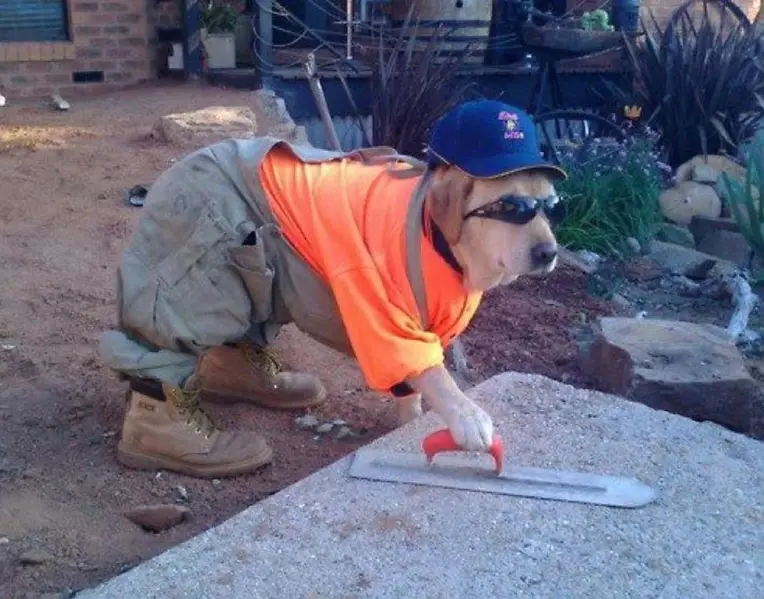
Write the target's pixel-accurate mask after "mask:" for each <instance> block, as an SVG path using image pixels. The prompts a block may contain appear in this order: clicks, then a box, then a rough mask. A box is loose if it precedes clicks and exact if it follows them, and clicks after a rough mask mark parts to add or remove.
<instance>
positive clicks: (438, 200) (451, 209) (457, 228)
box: [427, 167, 474, 245]
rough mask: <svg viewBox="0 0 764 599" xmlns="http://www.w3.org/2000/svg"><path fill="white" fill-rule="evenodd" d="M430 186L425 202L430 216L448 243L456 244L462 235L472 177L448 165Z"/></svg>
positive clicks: (472, 183)
mask: <svg viewBox="0 0 764 599" xmlns="http://www.w3.org/2000/svg"><path fill="white" fill-rule="evenodd" d="M439 175H440V176H439V177H438V178H436V179H435V180H434V181H433V183H432V186H431V187H430V190H429V193H428V197H427V202H428V208H429V210H430V216H432V220H433V221H435V224H436V225H438V228H439V229H440V230H441V231H442V232H443V236H444V237H445V238H446V241H448V243H449V244H450V245H456V244H457V243H458V242H459V239H461V236H462V222H463V220H464V207H465V206H466V204H467V198H468V197H469V195H470V193H471V192H472V187H473V185H474V182H473V180H472V177H470V176H469V175H467V174H466V173H463V172H462V171H460V170H459V169H457V168H453V167H450V168H448V169H446V170H444V171H442V172H441V173H439Z"/></svg>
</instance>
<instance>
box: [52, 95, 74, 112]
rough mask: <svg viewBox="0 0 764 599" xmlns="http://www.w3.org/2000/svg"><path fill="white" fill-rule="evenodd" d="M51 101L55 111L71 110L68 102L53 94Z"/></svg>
mask: <svg viewBox="0 0 764 599" xmlns="http://www.w3.org/2000/svg"><path fill="white" fill-rule="evenodd" d="M51 100H52V101H53V106H54V107H55V108H56V110H69V109H70V108H71V106H70V105H69V102H67V101H66V100H64V99H63V98H62V97H61V96H60V95H59V94H54V95H53V97H52V98H51Z"/></svg>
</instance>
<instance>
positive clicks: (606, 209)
mask: <svg viewBox="0 0 764 599" xmlns="http://www.w3.org/2000/svg"><path fill="white" fill-rule="evenodd" d="M656 142H657V135H656V134H655V133H654V132H652V131H650V130H649V129H646V130H645V132H644V133H640V134H637V135H633V136H629V137H627V138H626V139H625V140H624V141H623V142H619V141H616V140H608V139H604V138H603V139H592V140H589V141H587V142H586V143H585V144H583V145H578V146H573V147H570V148H568V149H563V150H562V151H561V155H560V158H561V166H562V167H563V168H564V169H565V170H566V171H567V172H568V179H567V180H566V181H563V182H561V183H558V185H557V189H558V193H559V194H560V196H561V197H562V198H563V199H564V200H565V205H566V209H567V210H566V215H565V218H564V219H563V221H562V223H561V225H560V228H559V230H558V232H557V236H558V238H559V240H560V242H561V243H562V244H564V245H566V246H568V247H570V248H571V249H575V250H590V251H594V252H597V253H600V254H612V253H614V252H624V251H627V246H626V240H627V239H628V238H629V237H633V238H635V239H636V240H637V241H639V242H640V244H642V245H644V244H646V243H647V242H648V241H649V240H650V239H651V238H652V237H653V236H654V235H655V233H656V231H657V229H658V227H659V225H660V223H661V221H662V215H661V211H660V206H659V204H658V196H659V194H660V191H661V187H662V185H663V184H664V182H665V178H666V177H665V174H664V173H663V171H662V169H661V166H660V165H661V162H660V160H659V156H658V152H657V143H656Z"/></svg>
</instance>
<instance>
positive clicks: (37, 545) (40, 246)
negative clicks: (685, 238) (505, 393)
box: [0, 84, 613, 599]
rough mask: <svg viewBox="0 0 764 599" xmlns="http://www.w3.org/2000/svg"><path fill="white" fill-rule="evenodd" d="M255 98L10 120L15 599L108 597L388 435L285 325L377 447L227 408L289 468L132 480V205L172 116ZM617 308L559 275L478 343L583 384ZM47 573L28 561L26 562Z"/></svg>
mask: <svg viewBox="0 0 764 599" xmlns="http://www.w3.org/2000/svg"><path fill="white" fill-rule="evenodd" d="M247 103H248V93H246V92H239V91H230V90H222V89H216V88H210V87H206V86H201V87H200V86H183V85H177V84H172V85H152V86H149V87H145V88H141V89H134V90H130V91H126V92H122V93H119V94H113V95H110V96H108V97H101V98H91V99H88V100H73V101H72V104H73V106H72V109H71V110H70V111H69V112H66V113H56V112H53V111H51V110H50V109H49V108H48V107H37V106H31V105H30V106H7V107H5V108H4V109H0V173H2V174H1V175H0V224H1V226H2V228H1V231H2V235H0V597H2V598H9V599H15V598H21V597H37V596H41V595H44V594H45V593H62V592H63V593H65V594H66V593H71V592H74V591H76V590H78V589H81V588H84V587H87V586H91V585H94V584H97V583H98V582H100V581H102V580H105V579H107V578H109V577H112V576H114V575H116V574H117V573H119V572H120V571H123V570H124V569H127V568H129V567H131V566H134V565H135V564H137V563H140V562H141V561H144V560H146V559H148V558H150V557H152V556H153V555H156V554H157V553H159V552H162V551H164V550H165V549H167V548H169V547H171V546H173V545H175V544H177V543H180V542H182V541H184V540H186V539H188V538H190V537H192V536H194V535H196V534H198V533H199V532H201V531H203V530H205V529H207V528H209V527H210V526H213V525H215V524H217V523H219V522H221V521H222V520H224V519H227V518H229V517H231V516H233V515H234V514H236V513H237V512H239V511H241V510H242V509H244V508H246V507H248V506H250V505H251V504H253V503H256V502H257V501H258V500H260V499H262V498H264V497H266V496H268V495H270V494H273V493H275V492H277V491H278V490H280V489H282V488H283V487H285V486H287V485H289V484H291V483H294V482H295V481H297V480H299V479H301V478H303V477H305V476H306V475H308V474H310V473H312V472H314V471H315V470H317V469H319V468H321V467H323V466H326V465H328V464H330V463H332V462H334V461H335V460H337V459H338V458H340V457H342V456H344V455H346V454H347V453H349V452H351V451H353V450H354V449H356V448H357V447H359V446H360V445H362V444H364V443H366V442H368V441H369V440H371V439H373V438H375V437H377V436H379V435H382V434H385V433H386V432H388V431H389V430H391V428H392V427H393V426H394V425H395V420H394V410H393V409H392V407H391V405H390V404H389V402H387V401H384V400H381V399H380V398H379V397H377V396H375V395H373V394H369V393H366V392H364V391H363V389H362V381H361V378H360V375H359V373H358V371H357V369H356V368H355V367H354V365H353V364H352V363H351V362H350V361H348V360H346V359H343V358H341V357H340V356H338V355H336V354H334V353H333V352H331V351H330V350H327V349H325V348H323V347H321V346H319V345H317V344H316V343H313V342H311V341H310V340H308V339H305V338H303V337H302V336H300V335H299V334H297V333H295V332H294V331H293V330H291V329H287V330H286V331H285V333H284V335H283V337H282V339H281V340H280V342H279V345H280V347H281V349H282V356H283V355H287V356H289V362H290V363H291V364H294V365H299V367H300V368H302V369H303V370H307V371H309V372H314V373H316V374H318V375H319V376H322V378H323V379H324V381H325V383H326V385H327V387H328V389H329V391H330V399H329V401H328V402H327V404H326V405H325V406H323V407H321V408H320V409H319V410H318V411H317V413H316V415H317V416H318V417H319V418H320V419H326V420H332V419H343V420H345V421H347V422H348V424H349V425H350V426H351V427H353V428H354V429H356V430H360V431H362V432H363V433H364V434H363V435H362V436H361V437H358V438H350V439H349V440H348V439H343V440H334V439H332V438H331V437H321V438H318V437H316V436H315V433H313V432H310V431H303V430H300V429H299V428H298V427H296V426H295V423H294V419H295V417H296V415H297V414H295V413H269V412H266V411H263V410H258V409H254V408H247V407H242V406H238V407H234V408H225V407H219V406H213V407H211V410H212V411H213V413H214V414H215V415H216V416H217V417H218V418H219V419H220V420H221V421H222V422H223V424H225V425H227V426H234V427H248V428H255V429H258V430H261V431H263V432H264V433H265V434H266V435H267V436H268V438H269V439H270V441H271V443H272V445H273V447H274V449H275V452H276V459H275V463H274V464H273V466H272V467H269V468H267V469H266V470H264V471H262V472H261V473H259V474H255V475H252V476H247V477H243V478H239V479H233V480H223V481H197V480H194V479H191V478H188V477H183V476H178V475H174V474H170V473H160V474H159V475H155V474H153V473H145V472H135V471H127V470H124V469H122V468H121V467H120V466H119V464H118V463H117V462H116V461H115V459H114V455H115V448H116V444H117V441H118V435H119V427H120V424H121V418H122V413H123V412H122V410H123V400H124V387H123V385H122V384H121V383H120V382H119V381H118V380H117V379H116V378H115V377H114V376H113V374H112V373H111V372H109V371H108V370H106V369H105V368H104V367H103V366H102V365H101V364H100V362H99V359H98V355H97V340H98V336H99V334H100V333H101V332H102V331H103V330H105V329H107V328H110V327H112V326H113V325H114V320H115V311H114V282H115V277H114V266H115V263H116V261H117V259H118V256H119V252H120V250H121V248H122V247H123V245H124V243H125V241H126V239H127V237H128V235H129V233H130V231H131V229H132V225H133V222H134V220H135V219H136V218H137V217H138V215H139V214H140V209H139V208H133V207H129V206H127V205H126V204H125V202H124V195H125V191H126V190H127V189H129V188H130V187H132V186H133V185H136V184H139V183H140V184H150V183H151V182H152V181H153V179H154V178H155V177H156V176H157V175H158V174H159V173H160V172H161V171H162V170H163V169H165V168H166V167H168V166H169V165H170V164H171V161H172V160H173V159H177V158H178V157H179V155H180V154H179V150H178V148H176V147H172V146H168V145H162V144H158V143H154V142H152V141H151V139H150V138H149V136H148V133H149V131H150V128H151V126H152V124H153V123H154V122H155V120H156V119H157V118H158V117H160V116H162V115H164V114H167V113H171V112H177V111H186V110H192V109H198V108H202V107H206V106H211V105H230V106H233V105H246V104H247ZM612 311H613V307H612V306H611V305H610V304H609V303H606V302H604V301H600V300H597V299H594V298H593V297H591V296H589V295H588V293H587V291H586V280H585V277H584V276H583V275H581V274H579V273H577V272H573V271H570V270H568V269H564V268H563V269H560V270H559V271H558V272H556V273H555V274H554V275H553V276H551V277H549V278H546V279H534V280H529V281H525V282H522V283H519V284H517V285H516V286H514V287H511V288H509V289H506V290H503V291H500V292H494V293H492V294H489V296H488V297H487V298H486V302H485V304H484V306H483V307H482V308H481V310H480V312H479V314H478V317H477V319H476V321H475V322H474V323H473V325H472V326H471V327H470V330H469V331H468V333H467V334H466V335H465V346H466V350H467V353H468V356H469V359H470V363H471V366H472V367H474V369H475V370H476V371H477V373H478V375H479V378H483V377H486V376H489V375H491V374H494V373H496V372H500V371H506V370H520V371H525V372H538V373H542V374H545V375H548V376H552V377H554V378H557V379H559V380H563V381H568V382H573V383H576V384H580V385H585V384H586V381H585V380H583V378H582V377H581V375H580V373H579V372H578V369H577V366H576V364H575V348H576V344H575V334H574V329H575V327H576V326H577V325H580V324H582V323H584V322H588V321H590V320H591V319H593V318H595V317H596V316H598V315H602V314H607V313H612ZM160 502H165V503H166V502H182V503H184V504H186V505H188V507H189V508H190V509H191V510H192V514H193V516H192V518H191V519H190V520H189V521H188V522H185V523H183V524H181V525H179V526H177V527H175V528H173V529H172V530H170V531H168V532H165V533H162V534H149V533H147V532H144V531H143V530H142V529H140V528H138V527H137V526H135V525H134V524H132V523H131V522H129V521H128V520H127V519H126V518H125V517H124V516H123V514H124V512H125V511H126V510H128V509H131V508H133V507H136V506H138V505H140V504H146V503H160ZM30 561H31V562H34V563H31V564H30V563H24V562H30Z"/></svg>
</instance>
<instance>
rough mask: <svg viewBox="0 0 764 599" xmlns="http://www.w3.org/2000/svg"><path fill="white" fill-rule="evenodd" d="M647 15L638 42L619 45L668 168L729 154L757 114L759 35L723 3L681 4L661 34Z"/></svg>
mask: <svg viewBox="0 0 764 599" xmlns="http://www.w3.org/2000/svg"><path fill="white" fill-rule="evenodd" d="M697 4H702V6H701V7H700V8H702V10H701V11H700V12H701V15H700V22H699V23H698V22H697V16H698V10H697V8H698V7H697ZM714 6H716V7H717V8H716V9H715V8H714ZM720 6H721V8H722V10H721V11H719V10H718V7H720ZM650 18H651V20H652V24H651V25H648V24H645V22H644V20H643V23H642V25H643V29H644V30H645V35H644V37H643V38H642V39H636V40H633V39H629V38H628V37H624V41H625V45H626V47H627V49H628V54H629V57H630V62H631V65H632V67H633V70H634V75H635V78H636V81H635V93H636V95H637V98H638V100H639V102H640V104H641V105H642V106H643V107H644V114H645V115H646V116H647V117H648V122H649V123H650V124H652V125H653V126H654V127H656V128H657V129H658V130H659V131H660V133H661V141H662V144H663V145H664V147H665V148H666V151H667V158H668V162H669V164H670V165H671V166H672V167H677V166H679V165H680V164H682V163H684V162H686V161H687V160H689V159H691V158H693V157H695V156H697V155H699V154H706V153H714V154H716V153H722V152H724V151H728V150H732V151H734V150H735V149H736V148H737V147H738V146H739V145H740V144H741V143H743V142H745V141H746V140H748V139H750V137H751V136H752V135H753V133H754V131H755V128H756V125H757V123H758V122H759V121H760V120H761V119H762V117H764V99H763V98H762V92H764V68H763V67H762V62H761V55H760V52H759V48H760V44H759V41H760V39H761V34H760V33H757V30H756V28H754V27H751V26H750V23H748V22H747V21H744V20H740V18H741V17H740V15H738V13H736V12H735V11H734V10H733V9H730V8H729V7H728V3H727V2H721V3H719V2H711V1H710V0H693V1H691V2H687V3H686V4H684V5H683V6H682V7H681V8H679V9H678V10H677V13H676V14H675V15H674V17H673V18H672V21H671V23H669V25H668V26H667V27H666V28H665V29H661V27H660V26H659V25H658V23H657V21H656V20H655V17H654V15H653V14H652V12H651V13H650ZM742 18H744V16H743V17H742Z"/></svg>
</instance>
